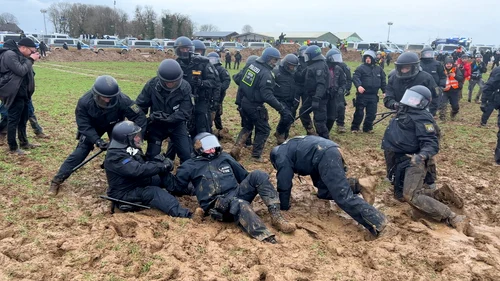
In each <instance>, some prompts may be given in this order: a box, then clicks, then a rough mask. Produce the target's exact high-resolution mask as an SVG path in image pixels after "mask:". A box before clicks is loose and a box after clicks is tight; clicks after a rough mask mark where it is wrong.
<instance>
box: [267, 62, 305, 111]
mask: <svg viewBox="0 0 500 281" xmlns="http://www.w3.org/2000/svg"><path fill="white" fill-rule="evenodd" d="M273 73H274V77H275V79H276V86H275V87H274V96H275V97H276V98H277V99H278V100H279V101H280V102H283V103H287V104H293V102H294V100H297V102H298V101H300V95H299V91H298V88H297V85H296V84H295V79H294V77H293V74H292V73H290V72H288V71H286V70H285V68H284V67H283V66H281V65H280V66H279V67H278V68H275V69H273Z"/></svg>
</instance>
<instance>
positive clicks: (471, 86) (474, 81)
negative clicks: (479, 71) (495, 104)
mask: <svg viewBox="0 0 500 281" xmlns="http://www.w3.org/2000/svg"><path fill="white" fill-rule="evenodd" d="M476 85H478V87H479V91H478V92H477V95H476V98H475V99H474V100H475V101H476V102H478V101H479V100H480V99H481V95H482V94H483V87H484V81H483V79H482V78H479V79H471V80H469V95H468V100H469V101H470V100H472V91H474V87H476Z"/></svg>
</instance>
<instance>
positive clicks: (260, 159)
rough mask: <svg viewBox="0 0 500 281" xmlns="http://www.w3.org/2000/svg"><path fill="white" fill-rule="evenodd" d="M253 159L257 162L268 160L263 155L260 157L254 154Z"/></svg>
mask: <svg viewBox="0 0 500 281" xmlns="http://www.w3.org/2000/svg"><path fill="white" fill-rule="evenodd" d="M252 161H253V162H256V163H267V160H266V159H264V158H262V156H258V157H255V156H252Z"/></svg>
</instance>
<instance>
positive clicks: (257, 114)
mask: <svg viewBox="0 0 500 281" xmlns="http://www.w3.org/2000/svg"><path fill="white" fill-rule="evenodd" d="M280 58H281V54H280V52H279V51H278V50H277V49H275V48H272V47H269V48H267V49H265V50H264V52H262V55H261V56H260V57H259V58H258V59H257V60H256V61H255V62H254V63H252V64H250V65H249V66H248V67H245V68H246V70H245V73H244V76H243V77H242V79H241V82H240V85H239V86H240V87H239V91H241V94H242V98H241V111H240V113H241V114H243V115H245V116H246V119H247V120H248V123H246V124H245V126H244V127H243V129H242V130H241V131H240V133H239V134H238V138H237V139H236V143H235V144H234V146H233V148H232V149H231V156H233V157H234V158H235V159H236V160H238V159H239V157H240V151H241V148H242V146H243V144H244V143H245V142H246V140H247V138H248V136H249V135H250V133H251V132H252V129H253V127H255V139H254V144H253V150H252V158H253V160H254V161H257V162H264V161H265V160H263V159H262V157H261V155H262V151H263V150H264V145H265V143H266V140H267V138H268V137H269V133H270V131H271V128H270V127H269V122H268V120H269V115H268V113H267V109H266V108H265V107H264V103H267V104H269V105H270V106H271V107H273V108H274V109H275V110H277V111H278V112H279V113H280V115H281V117H282V118H285V119H287V118H288V119H293V116H292V113H291V112H290V110H288V109H287V108H286V107H285V106H284V105H283V104H281V103H280V102H279V101H278V100H277V99H276V97H275V96H274V95H273V91H274V85H275V81H274V77H273V75H272V72H271V70H272V69H273V68H274V67H275V66H276V64H277V63H278V60H279V59H280Z"/></svg>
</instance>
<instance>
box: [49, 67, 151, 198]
mask: <svg viewBox="0 0 500 281" xmlns="http://www.w3.org/2000/svg"><path fill="white" fill-rule="evenodd" d="M75 115H76V124H77V126H78V134H77V138H76V139H77V140H78V145H77V146H76V148H75V150H74V151H73V152H72V153H71V154H70V155H69V156H68V158H66V160H65V161H64V163H63V164H62V165H61V167H60V168H59V171H58V172H57V174H56V175H55V176H54V178H53V179H52V182H51V184H50V189H49V193H50V194H51V195H57V193H58V191H59V187H60V185H61V184H62V183H63V182H64V181H65V180H66V179H67V178H69V176H70V175H71V174H72V173H73V168H75V167H76V166H78V164H80V163H82V162H83V161H84V160H85V158H86V157H87V155H89V153H90V151H91V150H93V149H94V146H96V147H97V148H99V149H102V150H106V149H107V148H108V142H106V141H104V140H103V139H102V135H104V133H107V134H108V137H109V136H110V135H111V131H112V129H113V126H114V125H115V124H116V123H117V122H120V121H123V120H125V118H127V119H128V120H130V121H133V122H135V123H136V124H137V125H138V126H139V127H141V128H142V129H143V130H145V128H146V123H147V121H146V116H145V115H144V112H142V110H141V109H140V108H139V107H138V106H137V105H136V104H135V103H134V102H133V101H132V100H131V99H130V98H129V97H128V96H127V95H125V94H124V93H122V92H121V90H120V87H119V86H118V83H117V82H116V80H115V78H113V77H111V76H109V75H103V76H99V77H97V79H96V80H95V82H94V85H93V86H92V89H91V90H90V91H88V92H87V93H85V94H84V95H83V96H82V97H81V98H80V99H79V100H78V103H77V105H76V110H75Z"/></svg>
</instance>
